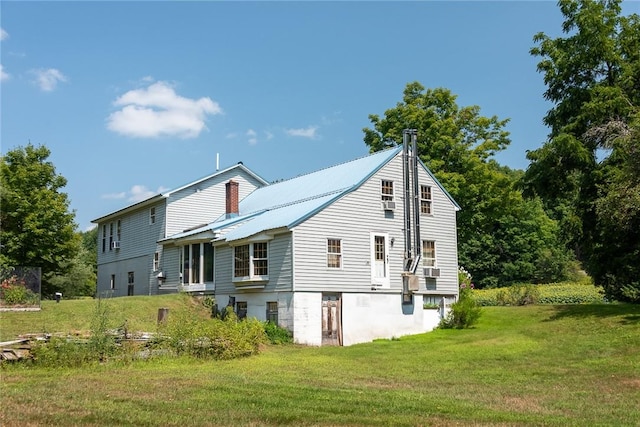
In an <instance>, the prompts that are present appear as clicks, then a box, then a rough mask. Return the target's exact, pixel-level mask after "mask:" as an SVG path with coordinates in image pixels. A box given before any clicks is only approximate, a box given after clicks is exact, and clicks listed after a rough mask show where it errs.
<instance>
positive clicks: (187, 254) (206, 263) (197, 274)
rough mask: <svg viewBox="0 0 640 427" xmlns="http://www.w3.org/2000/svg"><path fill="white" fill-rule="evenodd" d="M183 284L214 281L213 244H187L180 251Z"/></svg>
mask: <svg viewBox="0 0 640 427" xmlns="http://www.w3.org/2000/svg"><path fill="white" fill-rule="evenodd" d="M180 278H181V281H180V283H182V284H183V285H189V284H195V283H206V282H213V246H211V243H209V242H202V243H193V244H191V245H185V246H183V247H182V250H181V251H180Z"/></svg>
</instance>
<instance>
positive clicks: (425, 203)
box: [420, 185, 433, 215]
mask: <svg viewBox="0 0 640 427" xmlns="http://www.w3.org/2000/svg"><path fill="white" fill-rule="evenodd" d="M432 202H433V200H432V199H431V187H430V186H428V185H421V186H420V213H421V214H424V215H432V214H433V211H432V206H431V205H432Z"/></svg>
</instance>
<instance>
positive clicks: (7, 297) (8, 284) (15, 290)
mask: <svg viewBox="0 0 640 427" xmlns="http://www.w3.org/2000/svg"><path fill="white" fill-rule="evenodd" d="M26 286H27V285H26V283H25V282H24V280H22V279H19V278H17V277H15V276H11V277H9V278H8V279H5V280H3V281H2V284H0V298H1V299H2V300H3V301H4V304H6V305H38V303H39V295H37V294H35V293H34V292H33V291H32V290H31V289H28V288H27V287H26Z"/></svg>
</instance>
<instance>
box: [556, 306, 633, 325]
mask: <svg viewBox="0 0 640 427" xmlns="http://www.w3.org/2000/svg"><path fill="white" fill-rule="evenodd" d="M554 308H555V310H556V312H555V314H553V315H552V316H551V317H549V319H547V321H548V322H550V321H553V320H559V319H564V318H567V317H571V318H577V319H580V318H586V317H621V322H620V323H623V324H626V325H633V324H638V323H640V305H639V304H623V303H616V304H576V305H571V304H568V305H556V306H554Z"/></svg>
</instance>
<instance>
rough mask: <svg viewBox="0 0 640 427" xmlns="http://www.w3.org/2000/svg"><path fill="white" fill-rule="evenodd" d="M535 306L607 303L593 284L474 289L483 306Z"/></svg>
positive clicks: (569, 283)
mask: <svg viewBox="0 0 640 427" xmlns="http://www.w3.org/2000/svg"><path fill="white" fill-rule="evenodd" d="M528 295H530V298H529V299H528V303H534V304H599V303H603V302H605V300H604V296H603V293H602V290H601V289H600V288H598V287H596V286H594V285H593V284H592V283H590V282H588V281H585V282H567V283H550V284H541V285H532V284H526V285H524V284H523V285H514V286H511V287H505V288H492V289H474V291H473V296H474V298H475V299H476V302H477V303H478V304H479V305H481V306H498V305H525V304H526V303H527V296H528Z"/></svg>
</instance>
